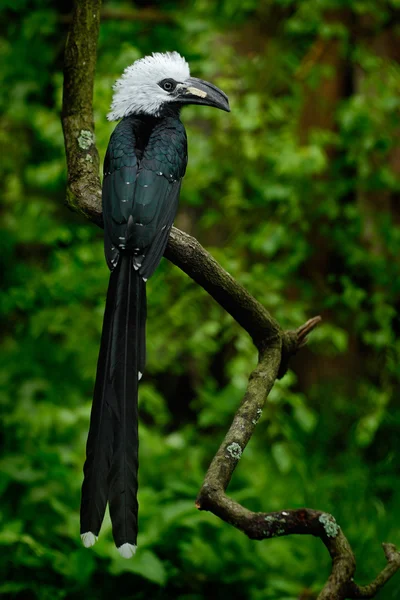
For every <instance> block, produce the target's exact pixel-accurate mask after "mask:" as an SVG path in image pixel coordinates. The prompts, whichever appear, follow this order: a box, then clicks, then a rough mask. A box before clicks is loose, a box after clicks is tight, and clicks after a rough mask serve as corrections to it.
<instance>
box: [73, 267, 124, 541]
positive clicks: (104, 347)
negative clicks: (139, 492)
mask: <svg viewBox="0 0 400 600" xmlns="http://www.w3.org/2000/svg"><path fill="white" fill-rule="evenodd" d="M117 284H118V273H117V272H114V273H112V274H111V277H110V283H109V286H108V291H107V300H106V308H105V312H104V320H103V331H102V334H101V343H100V352H99V358H98V362H97V375H96V383H95V389H94V394H93V403H92V412H91V417H90V429H89V435H88V440H87V445H86V462H85V466H84V468H83V471H84V480H83V484H82V502H81V534H83V533H88V532H92V533H94V534H95V535H98V534H99V531H100V527H101V524H102V522H103V517H104V512H105V509H106V506H107V501H108V473H109V470H110V465H111V457H112V446H113V418H112V407H111V404H110V402H109V396H110V392H111V389H110V386H109V381H108V379H109V378H108V371H109V365H110V350H111V337H112V329H113V315H114V307H115V300H116V291H117Z"/></svg>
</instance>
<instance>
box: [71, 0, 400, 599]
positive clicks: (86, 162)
mask: <svg viewBox="0 0 400 600" xmlns="http://www.w3.org/2000/svg"><path fill="white" fill-rule="evenodd" d="M100 5H101V2H100V0H76V2H75V8H74V13H73V17H72V24H71V27H70V31H69V34H68V38H67V44H66V50H65V68H64V95H63V110H62V123H63V131H64V138H65V148H66V155H67V167H68V184H67V205H68V206H69V207H70V208H71V209H73V210H76V211H78V212H81V213H82V214H83V215H84V216H85V217H87V218H88V219H90V220H91V221H92V222H93V223H95V224H96V225H98V226H100V227H102V224H103V221H102V213H101V187H100V179H99V174H98V172H99V156H98V152H97V148H96V144H95V138H94V123H93V110H92V97H93V81H94V74H95V65H96V46H97V37H98V30H99V22H100ZM165 255H166V257H167V258H168V259H169V260H170V261H171V262H173V263H174V264H175V265H177V266H178V267H179V268H180V269H182V270H183V271H184V272H185V273H187V274H188V275H189V276H190V277H191V278H192V279H193V280H194V281H196V282H197V283H198V284H199V285H200V286H202V287H203V288H204V289H205V290H206V291H207V292H208V293H209V294H210V295H211V296H212V297H213V298H214V299H215V300H216V301H217V302H219V304H220V305H221V306H222V307H223V308H224V309H225V310H226V311H227V312H228V313H229V314H231V315H232V317H233V318H234V319H235V320H236V321H237V322H238V323H239V324H240V325H241V326H242V327H243V328H244V329H245V330H246V331H247V332H248V333H249V335H250V336H251V337H252V339H253V342H254V344H255V346H256V347H257V348H258V350H259V360H258V365H257V367H256V368H255V369H254V371H253V372H252V373H251V375H250V377H249V382H248V386H247V391H246V393H245V396H244V398H243V401H242V403H241V405H240V407H239V408H238V410H237V412H236V414H235V416H234V419H233V422H232V425H231V427H230V428H229V431H228V433H227V434H226V436H225V439H224V441H223V442H222V444H221V446H220V448H219V450H218V451H217V453H216V455H215V457H214V458H213V460H212V462H211V464H210V467H209V469H208V471H207V474H206V476H205V479H204V483H203V485H202V487H201V490H200V492H199V495H198V498H197V501H196V506H197V507H198V508H199V509H200V510H209V511H211V512H213V513H214V514H215V515H216V516H218V517H220V518H221V519H223V520H224V521H226V522H227V523H230V524H232V525H233V526H234V527H236V528H238V529H240V530H241V531H243V532H244V533H245V534H246V535H247V536H248V537H249V538H251V539H254V540H265V539H269V538H272V537H278V536H286V535H291V534H307V535H314V536H317V537H319V538H320V539H321V541H322V542H323V543H324V544H325V546H326V548H327V549H328V551H329V553H330V556H331V559H332V571H331V575H330V576H329V579H328V581H327V583H326V584H325V586H324V588H323V590H322V591H321V593H320V595H319V596H318V600H328V599H329V600H333V599H335V600H345V598H372V597H374V596H375V595H376V593H377V592H378V591H379V589H381V587H382V586H383V585H384V584H385V583H386V582H387V581H388V580H389V579H390V578H391V577H392V576H393V575H394V574H395V573H396V572H397V571H398V570H399V569H400V553H399V552H397V550H396V548H395V547H394V546H393V545H391V544H384V551H385V556H386V559H387V565H386V567H385V568H384V569H383V571H382V572H381V573H380V574H379V575H378V577H377V578H376V579H375V580H374V581H373V582H372V583H371V584H370V585H367V586H357V584H355V583H354V581H353V575H354V572H355V568H356V563H355V558H354V555H353V552H352V550H351V547H350V544H349V542H348V540H347V539H346V537H345V536H344V534H343V532H342V530H341V529H340V527H339V525H338V524H337V523H336V521H335V519H334V517H333V516H331V515H329V514H327V513H324V512H321V511H317V510H312V509H309V508H302V509H296V510H292V509H287V510H283V511H280V512H273V513H254V512H252V511H249V510H248V509H246V508H245V507H243V506H241V505H240V504H238V503H237V502H235V501H234V500H232V499H231V498H229V497H228V496H227V495H226V493H225V492H226V489H227V486H228V485H229V482H230V480H231V478H232V475H233V472H234V470H235V468H236V465H237V464H238V461H239V459H240V457H241V455H242V453H243V451H244V449H245V447H246V445H247V443H248V442H249V440H250V438H251V436H252V434H253V432H254V429H255V426H256V424H257V421H258V419H259V417H260V415H261V413H262V409H263V406H264V404H265V402H266V399H267V397H268V394H269V392H270V391H271V389H272V386H273V385H274V383H275V381H276V379H277V378H279V377H282V376H283V375H284V374H285V372H286V370H287V367H288V363H289V359H290V357H291V356H292V355H293V354H295V353H296V352H297V351H298V350H299V349H300V348H302V347H303V346H304V344H305V343H306V342H307V336H308V335H309V334H310V333H311V331H313V329H314V328H315V327H316V326H317V325H318V324H319V323H320V321H321V317H319V316H317V317H313V318H312V319H310V320H309V321H307V322H306V323H305V324H304V325H302V326H300V327H299V328H298V329H296V330H293V331H283V330H282V329H281V327H280V326H279V324H278V323H277V322H276V321H275V319H274V318H273V317H272V316H271V315H270V314H269V312H268V311H267V310H266V308H264V307H263V306H262V305H261V304H260V303H259V302H258V301H257V300H256V299H255V298H254V297H253V296H252V295H251V294H249V292H248V291H247V290H246V289H244V288H243V287H242V286H241V285H240V284H238V283H237V282H236V281H235V280H234V279H233V277H232V276H231V275H230V274H229V273H227V272H226V271H225V270H224V269H223V268H222V267H221V266H220V265H219V264H218V263H217V261H216V260H215V259H214V258H213V257H212V256H211V255H210V254H209V253H208V252H207V251H206V250H205V249H204V248H203V247H202V246H201V245H200V244H199V242H198V241H197V240H196V239H195V238H193V237H191V236H189V235H187V234H186V233H183V232H182V231H179V230H178V229H175V228H173V230H172V232H171V236H170V239H169V243H168V247H167V250H166V253H165Z"/></svg>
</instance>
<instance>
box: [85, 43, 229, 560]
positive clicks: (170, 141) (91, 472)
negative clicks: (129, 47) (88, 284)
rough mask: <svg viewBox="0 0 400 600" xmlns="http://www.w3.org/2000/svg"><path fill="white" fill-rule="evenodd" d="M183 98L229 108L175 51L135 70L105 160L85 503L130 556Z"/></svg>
mask: <svg viewBox="0 0 400 600" xmlns="http://www.w3.org/2000/svg"><path fill="white" fill-rule="evenodd" d="M185 104H203V105H207V106H214V107H215V108H220V109H222V110H225V111H229V103H228V98H227V96H226V95H225V94H224V93H223V92H222V91H221V90H219V89H218V88H217V87H215V86H214V85H212V84H211V83H207V82H206V81H202V80H201V79H195V78H193V77H190V71H189V66H188V64H187V62H186V61H185V59H184V58H182V57H181V56H180V55H179V54H178V53H177V52H171V53H170V52H167V53H165V54H160V53H154V54H153V55H152V56H146V57H145V58H142V59H140V60H137V61H136V62H134V63H133V65H131V66H130V67H128V68H127V69H126V70H125V71H124V73H123V75H122V77H121V78H120V79H119V80H118V81H117V82H116V84H115V86H114V96H113V101H112V105H111V112H110V113H109V115H108V119H109V120H110V121H114V120H120V119H121V120H120V122H119V123H118V125H117V126H116V128H115V129H114V132H113V133H112V135H111V138H110V142H109V144H108V149H107V153H106V157H105V160H104V179H103V218H104V248H105V256H106V261H107V264H108V267H109V268H110V270H111V274H110V282H109V286H108V292H107V300H106V307H105V313H104V322H103V331H102V336H101V345H100V352H99V358H98V363H97V374H96V383H95V388H94V395H93V405H92V413H91V418H90V430H89V436H88V441H87V447H86V462H85V466H84V481H83V485H82V501H81V537H82V541H83V543H84V545H85V546H86V547H89V546H92V545H93V544H94V543H95V542H96V540H97V536H98V534H99V531H100V527H101V524H102V521H103V517H104V512H105V509H106V505H107V502H108V503H109V509H110V516H111V521H112V528H113V537H114V541H115V545H116V546H117V548H118V550H119V552H120V554H121V555H122V556H124V557H125V558H130V557H131V556H132V555H133V554H134V553H135V550H136V542H137V532H138V525H137V519H138V502H137V489H138V482H137V471H138V402H137V398H138V380H139V379H140V378H141V376H142V373H143V370H144V366H145V362H146V348H145V323H146V281H147V279H148V278H149V277H150V276H151V275H152V274H153V272H154V270H155V269H156V267H157V265H158V263H159V262H160V260H161V257H162V255H163V253H164V250H165V246H166V244H167V241H168V236H169V233H170V230H171V227H172V224H173V221H174V218H175V214H176V211H177V207H178V200H179V191H180V188H181V181H182V178H183V176H184V174H185V170H186V164H187V143H186V132H185V128H184V126H183V125H182V123H181V121H180V119H179V114H180V110H181V108H182V107H183V106H184V105H185Z"/></svg>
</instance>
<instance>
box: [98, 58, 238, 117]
mask: <svg viewBox="0 0 400 600" xmlns="http://www.w3.org/2000/svg"><path fill="white" fill-rule="evenodd" d="M113 89H114V95H113V100H112V104H111V110H110V112H109V113H108V115H107V118H108V120H109V121H117V120H119V119H122V118H124V117H128V116H130V115H136V114H145V115H149V116H153V117H158V116H160V115H161V114H162V113H163V110H164V109H165V107H168V106H172V105H174V106H181V105H183V104H207V105H209V106H215V107H216V108H221V109H222V110H227V111H229V103H228V98H227V96H226V95H225V94H224V93H223V92H222V91H221V90H219V89H218V88H216V87H215V86H213V85H212V84H210V83H208V82H205V81H202V80H201V79H195V78H193V77H190V69H189V65H188V63H187V62H186V60H185V59H184V58H183V57H182V56H181V55H180V54H178V52H166V53H160V52H154V53H153V54H152V55H151V56H145V57H144V58H141V59H139V60H137V61H135V62H134V63H133V64H132V65H130V66H129V67H127V68H126V69H125V71H124V72H123V74H122V77H120V79H118V80H117V81H116V83H115V85H114V88H113ZM172 103H173V104H172Z"/></svg>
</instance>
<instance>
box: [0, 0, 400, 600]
mask: <svg viewBox="0 0 400 600" xmlns="http://www.w3.org/2000/svg"><path fill="white" fill-rule="evenodd" d="M399 9H400V2H399V0H391V1H384V0H381V1H379V0H269V1H267V0H262V1H256V0H222V1H219V2H215V1H212V0H200V1H198V2H195V3H193V2H188V1H183V0H181V1H179V0H171V1H166V2H161V1H159V2H157V0H155V1H154V2H151V3H148V2H136V3H129V2H125V3H122V2H118V1H115V2H106V3H105V4H104V8H103V13H104V18H103V21H102V24H101V33H100V40H99V56H98V69H97V78H96V87H95V99H94V107H95V120H96V134H97V141H98V145H99V150H100V154H101V157H103V156H104V153H105V149H106V145H107V141H108V138H109V136H110V133H111V131H112V128H113V127H114V125H113V124H110V123H108V122H107V121H106V118H105V116H106V113H107V110H108V107H109V104H110V101H111V93H112V92H111V86H112V84H113V82H114V81H115V79H116V78H117V77H118V76H119V75H120V74H121V72H122V71H123V69H124V68H125V66H127V65H128V64H130V63H131V62H133V61H134V60H135V59H136V58H138V57H140V56H143V55H144V54H146V53H149V52H152V51H165V50H173V49H175V50H178V51H179V52H181V53H182V54H183V55H184V56H185V57H186V58H187V59H188V61H189V62H190V64H191V68H192V74H193V75H195V76H199V77H202V78H204V79H209V80H210V81H213V82H214V83H215V84H217V85H218V86H220V87H221V88H222V89H224V91H226V93H227V94H228V95H229V97H230V100H231V107H232V113H231V114H230V115H228V114H226V113H222V112H219V111H215V110H212V109H209V108H199V107H191V108H188V109H186V110H185V111H184V113H183V120H184V122H185V125H186V127H187V131H188V139H189V166H188V171H187V175H186V177H185V180H184V184H183V189H182V194H181V204H180V211H179V216H178V218H177V221H176V224H177V226H178V227H181V228H182V229H184V230H185V231H187V232H189V233H191V234H193V235H195V236H196V237H197V238H198V239H199V240H200V242H201V243H202V244H203V245H204V246H206V247H207V248H208V249H209V250H210V251H211V252H212V254H213V255H214V256H215V257H216V258H217V259H218V260H219V261H220V263H221V264H222V265H223V266H224V267H225V268H226V269H227V270H228V271H229V272H230V273H231V274H232V275H233V276H234V277H236V278H237V280H238V281H240V282H241V283H242V284H243V285H245V286H246V287H247V288H248V290H249V291H250V292H251V293H252V294H254V296H255V297H256V298H258V300H260V301H261V302H262V303H263V304H264V305H265V306H266V307H267V308H268V309H270V310H271V312H272V314H273V315H274V316H275V317H276V318H277V319H278V320H279V321H280V323H281V324H282V326H283V327H286V328H293V327H297V326H298V325H300V324H302V323H303V322H304V321H305V320H306V319H307V318H309V317H311V316H313V315H315V314H321V315H322V316H323V319H324V322H323V325H322V326H321V327H320V328H319V329H318V330H317V331H316V332H315V333H313V334H312V336H311V340H310V344H309V346H308V347H307V348H306V349H305V350H302V351H301V353H300V354H298V355H297V357H296V358H295V359H294V360H293V362H292V364H291V370H290V371H289V373H288V374H287V375H286V376H285V378H284V379H283V380H282V381H280V382H278V383H277V384H276V386H275V387H274V389H273V391H272V393H271V395H270V398H269V401H268V406H267V407H266V409H265V410H264V414H263V416H262V418H261V419H260V421H259V423H258V426H257V429H256V433H255V435H254V437H253V439H252V440H251V442H250V444H249V446H248V448H247V449H246V452H245V454H244V456H243V458H242V460H241V462H240V464H239V466H238V468H237V470H236V472H235V474H234V477H233V481H232V483H231V486H230V488H229V493H230V494H231V495H232V496H233V497H234V498H235V499H236V500H238V501H239V502H241V503H243V504H244V505H245V506H246V507H248V508H250V509H252V510H264V511H269V510H279V509H284V508H294V507H300V506H304V505H305V506H309V507H312V508H318V509H321V510H326V511H328V512H332V513H333V514H334V515H335V516H336V518H337V520H338V523H339V524H340V525H341V526H342V527H343V530H344V532H345V534H346V535H347V536H348V538H349V540H350V542H351V544H352V546H353V548H354V550H355V553H356V556H357V560H358V565H359V566H358V570H357V581H358V582H359V583H367V582H369V581H370V580H371V579H372V577H374V576H375V574H376V573H377V572H378V571H379V570H380V568H381V567H383V565H384V562H385V561H384V557H383V552H382V549H381V547H380V544H381V542H383V541H390V542H394V543H397V544H400V531H399V522H400V519H399V506H400V479H399V475H400V462H399V434H400V398H399V380H400V372H399V366H398V364H399V355H400V338H399V331H400V320H399V308H400V260H399V257H400V204H399V191H400V177H399V175H400V147H399V137H400V112H399V108H400V94H399V93H400V66H399V61H400V25H399V23H400V18H399ZM70 15H71V3H70V2H69V1H67V0H58V1H57V2H54V1H51V0H2V1H1V3H0V22H1V25H0V31H1V39H0V57H1V60H0V73H1V80H2V85H1V87H0V109H1V117H0V140H1V142H0V143H1V149H0V151H1V160H0V173H1V176H0V189H1V197H2V204H1V212H0V218H1V233H0V262H1V272H2V288H1V295H0V318H1V333H2V341H1V360H0V387H1V390H0V402H1V412H2V423H3V427H2V435H1V440H2V446H3V449H2V457H1V461H0V493H1V496H2V498H1V520H2V526H1V532H0V545H1V548H0V550H1V552H0V554H1V558H0V580H1V582H0V595H1V597H4V598H8V597H10V598H11V597H16V598H20V599H28V600H29V599H36V598H37V599H40V600H47V599H51V600H54V599H61V598H71V599H81V598H82V599H85V600H92V599H93V600H94V599H97V598H101V599H103V598H104V599H108V598H121V599H128V598H132V599H138V600H139V599H149V598H155V599H157V598H165V599H171V600H172V599H176V598H178V599H180V600H201V599H202V598H233V599H237V600H263V599H271V600H295V599H298V600H300V599H302V600H306V599H312V598H315V594H316V592H318V590H319V589H320V588H321V586H322V584H323V583H324V581H325V580H326V578H327V576H328V574H329V570H330V569H329V567H330V560H329V556H328V554H327V552H326V551H325V549H324V547H323V546H322V544H321V542H320V541H319V540H315V539H311V538H308V537H296V536H292V537H289V538H281V539H275V540H269V541H264V542H254V541H249V540H248V539H247V538H246V537H245V536H244V535H243V534H242V533H240V532H239V531H236V530H235V529H234V528H232V527H230V526H229V525H227V524H225V523H223V522H221V521H219V520H218V519H217V518H216V517H214V516H213V515H210V514H207V513H200V512H198V511H196V510H195V508H194V499H195V497H196V494H197V491H198V489H199V487H200V485H201V482H202V478H203V475H204V473H205V471H206V469H207V466H208V464H209V462H210V460H211V458H212V456H213V454H214V453H215V451H216V450H217V448H218V445H219V443H220V441H221V440H222V438H223V435H224V433H225V431H226V429H227V427H228V426H229V424H230V422H231V419H232V416H233V414H234V411H235V409H236V407H237V406H238V403H239V402H240V399H241V397H242V395H243V392H244V390H245V386H246V382H247V377H248V375H249V373H250V371H251V369H252V368H253V366H254V365H255V363H256V352H255V349H254V348H253V346H252V344H251V341H250V339H249V337H248V336H247V334H246V333H244V332H243V331H241V329H240V328H239V326H238V325H236V324H235V323H234V322H233V320H232V319H231V318H230V317H229V316H228V315H227V314H225V313H224V311H223V310H222V309H221V308H220V307H219V306H218V305H217V304H216V303H215V302H214V301H213V300H212V299H211V298H210V297H209V296H208V295H207V294H206V293H205V292H204V291H203V290H201V289H200V288H199V287H198V286H197V285H195V284H194V283H193V282H192V281H191V280H190V279H189V278H188V277H187V276H186V275H184V274H183V273H182V272H180V271H179V269H177V268H176V267H174V266H173V265H171V264H170V263H168V262H167V261H165V260H164V261H162V263H161V265H160V268H159V269H158V271H157V273H156V274H155V276H154V277H153V278H152V280H151V281H150V282H149V284H148V298H149V320H148V367H147V372H146V374H145V376H144V378H143V383H142V384H141V387H140V414H141V423H140V440H141V442H140V444H141V445H140V463H141V469H140V493H139V502H140V535H139V549H138V553H137V555H136V557H135V559H134V560H130V561H126V560H124V559H122V558H120V557H119V555H118V553H117V552H116V551H115V549H114V546H113V543H112V538H111V529H110V524H109V520H108V517H107V520H106V522H105V525H104V526H103V530H102V533H101V537H100V540H99V542H98V544H96V546H95V547H94V549H93V550H86V549H84V548H83V547H82V546H81V543H80V539H79V524H78V521H79V516H78V510H79V499H80V486H81V482H82V465H83V461H84V452H85V442H86V435H87V431H88V420H89V412H90V405H91V394H92V388H93V382H94V376H95V369H96V360H97V352H98V346H99V338H100V331H101V324H102V314H103V309H104V298H105V293H106V287H107V282H108V272H107V268H106V265H105V262H104V258H103V248H102V232H101V231H100V230H98V229H97V228H96V227H94V226H93V225H91V224H90V223H88V222H85V221H84V220H83V219H82V218H81V217H79V216H77V215H75V214H74V213H72V212H70V211H69V210H68V209H67V208H66V207H65V206H64V203H63V202H64V195H65V178H66V172H65V158H64V150H63V138H62V132H61V127H60V119H59V116H60V107H61V90H62V64H63V49H64V44H65V36H66V32H67V29H68V24H69V22H70ZM399 590H400V577H399V576H397V579H396V577H395V578H394V580H393V581H392V582H390V584H389V585H388V586H387V587H386V588H385V589H384V590H383V591H382V592H381V593H380V595H379V598H382V599H383V598H386V599H394V598H400V591H399Z"/></svg>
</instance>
